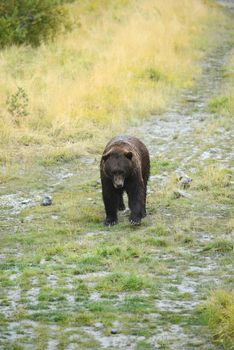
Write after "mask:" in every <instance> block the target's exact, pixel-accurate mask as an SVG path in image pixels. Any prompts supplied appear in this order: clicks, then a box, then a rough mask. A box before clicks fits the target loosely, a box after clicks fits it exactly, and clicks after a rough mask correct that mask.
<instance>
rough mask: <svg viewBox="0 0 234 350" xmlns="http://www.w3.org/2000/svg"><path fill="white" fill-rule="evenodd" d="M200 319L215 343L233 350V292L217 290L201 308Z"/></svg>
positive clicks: (227, 349)
mask: <svg viewBox="0 0 234 350" xmlns="http://www.w3.org/2000/svg"><path fill="white" fill-rule="evenodd" d="M202 317H203V320H204V322H205V324H207V325H208V327H209V328H210V330H211V332H212V334H213V337H214V340H215V342H216V343H218V344H220V345H222V347H223V348H224V349H226V350H231V349H234V292H233V291H225V290H217V291H215V292H213V293H212V294H211V295H210V297H209V298H208V299H207V301H206V302H205V304H204V305H203V306H202Z"/></svg>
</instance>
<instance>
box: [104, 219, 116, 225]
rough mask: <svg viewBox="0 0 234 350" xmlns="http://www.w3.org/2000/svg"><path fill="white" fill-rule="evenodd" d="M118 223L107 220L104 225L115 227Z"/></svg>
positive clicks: (114, 220)
mask: <svg viewBox="0 0 234 350" xmlns="http://www.w3.org/2000/svg"><path fill="white" fill-rule="evenodd" d="M117 223H118V221H117V219H106V220H105V221H104V225H106V226H114V225H116V224H117Z"/></svg>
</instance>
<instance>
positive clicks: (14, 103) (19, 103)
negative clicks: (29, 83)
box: [6, 87, 28, 124]
mask: <svg viewBox="0 0 234 350" xmlns="http://www.w3.org/2000/svg"><path fill="white" fill-rule="evenodd" d="M6 104H7V109H8V112H9V113H10V114H11V116H12V118H13V121H14V122H15V123H16V124H20V121H21V119H22V118H23V117H26V116H27V115H28V96H27V94H26V92H25V91H24V89H23V88H21V87H18V89H17V92H16V93H15V94H12V95H10V96H8V98H7V101H6Z"/></svg>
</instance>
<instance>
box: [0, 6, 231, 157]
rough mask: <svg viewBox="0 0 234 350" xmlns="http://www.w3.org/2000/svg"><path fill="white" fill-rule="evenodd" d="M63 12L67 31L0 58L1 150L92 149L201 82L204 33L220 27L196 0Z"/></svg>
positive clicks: (213, 13) (216, 18)
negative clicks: (214, 25) (198, 79)
mask: <svg viewBox="0 0 234 350" xmlns="http://www.w3.org/2000/svg"><path fill="white" fill-rule="evenodd" d="M66 6H67V8H68V11H69V12H70V16H71V21H72V22H73V29H72V30H71V31H70V32H68V33H66V34H63V35H61V36H60V37H59V38H58V39H56V40H55V41H54V42H52V43H50V44H44V45H41V47H39V48H30V47H11V48H8V49H5V50H3V51H2V52H1V56H0V75H1V83H0V140H1V141H0V142H1V143H2V149H3V147H4V146H5V145H6V146H7V149H8V152H9V145H10V144H11V145H15V146H17V149H18V147H19V145H20V146H21V145H22V146H25V145H26V146H28V145H30V146H33V145H36V147H38V146H40V145H46V146H47V148H48V152H51V150H50V151H49V147H48V146H51V147H52V146H60V147H62V149H59V151H58V152H60V151H61V152H68V153H70V152H74V150H75V152H78V153H84V152H86V151H93V150H97V149H98V145H99V144H103V140H104V139H105V138H109V137H110V135H111V134H115V133H118V132H121V131H123V130H124V128H125V127H126V125H127V123H128V122H129V121H132V122H133V121H135V120H137V118H139V117H146V116H147V115H150V114H152V113H156V112H157V113H158V112H160V111H162V110H163V109H164V108H165V106H166V104H167V103H168V101H169V100H170V99H171V98H172V96H173V94H175V92H176V91H177V90H178V89H180V88H183V87H187V86H190V85H191V84H192V81H193V78H194V77H195V76H196V75H197V74H198V70H199V69H198V67H196V65H195V64H194V61H195V59H198V57H200V54H201V52H202V49H203V48H205V45H206V36H205V37H204V33H205V31H206V30H207V28H208V27H209V26H210V25H211V24H212V23H214V22H215V21H216V23H217V22H218V23H221V22H223V21H224V18H223V17H222V15H221V14H220V12H219V11H217V8H216V7H215V6H214V5H212V2H209V1H205V2H204V1H201V0H191V1H186V0H178V1H173V0H167V1H166V2H165V1H163V0H158V1H157V2H155V1H152V0H138V1H136V0H118V1H105V0H102V1H90V0H85V1H82V2H80V1H75V2H73V3H71V4H69V5H66ZM64 147H65V150H64ZM39 148H40V147H39ZM20 150H21V151H22V147H21V148H20ZM52 152H53V151H52ZM4 154H5V152H3V156H4Z"/></svg>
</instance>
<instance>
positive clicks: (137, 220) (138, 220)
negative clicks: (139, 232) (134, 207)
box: [130, 219, 141, 226]
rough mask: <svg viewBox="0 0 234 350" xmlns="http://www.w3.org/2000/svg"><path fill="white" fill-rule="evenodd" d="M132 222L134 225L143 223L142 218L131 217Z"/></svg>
mask: <svg viewBox="0 0 234 350" xmlns="http://www.w3.org/2000/svg"><path fill="white" fill-rule="evenodd" d="M130 224H131V225H133V226H139V225H140V224H141V220H140V219H131V220H130Z"/></svg>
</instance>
